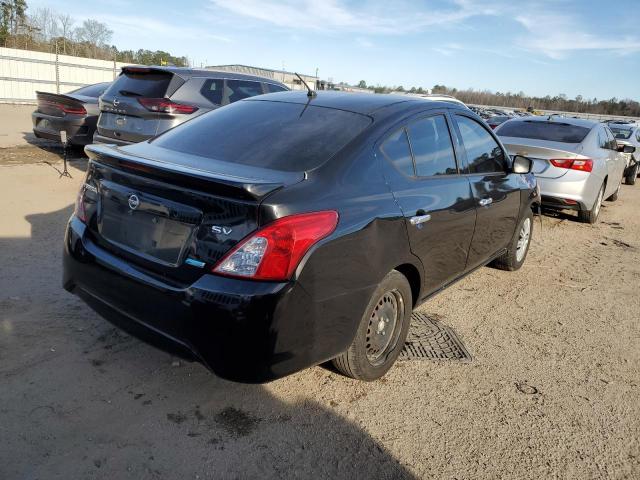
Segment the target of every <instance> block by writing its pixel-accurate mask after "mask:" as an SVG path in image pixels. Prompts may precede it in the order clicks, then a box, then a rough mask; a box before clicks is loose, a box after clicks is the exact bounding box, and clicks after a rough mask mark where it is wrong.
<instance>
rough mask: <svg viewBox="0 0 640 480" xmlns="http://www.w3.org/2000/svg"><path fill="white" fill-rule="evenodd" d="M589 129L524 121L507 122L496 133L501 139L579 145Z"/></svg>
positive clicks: (557, 123)
mask: <svg viewBox="0 0 640 480" xmlns="http://www.w3.org/2000/svg"><path fill="white" fill-rule="evenodd" d="M589 131H590V129H589V128H586V127H579V126H578V125H571V124H568V123H561V122H540V121H531V120H524V121H522V122H507V123H505V124H504V125H502V126H501V127H500V130H498V131H497V132H496V133H497V134H498V135H500V136H501V137H518V138H532V139H535V140H548V141H550V142H562V143H580V142H582V140H584V138H585V137H586V136H587V134H588V133H589Z"/></svg>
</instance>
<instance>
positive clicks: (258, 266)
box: [213, 210, 338, 281]
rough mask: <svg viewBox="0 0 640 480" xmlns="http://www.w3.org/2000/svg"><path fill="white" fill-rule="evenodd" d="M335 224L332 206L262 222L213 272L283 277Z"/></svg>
mask: <svg viewBox="0 0 640 480" xmlns="http://www.w3.org/2000/svg"><path fill="white" fill-rule="evenodd" d="M337 225H338V213H337V212H335V211H332V210H329V211H322V212H313V213H302V214H298V215H290V216H288V217H283V218H279V219H278V220H276V221H275V222H273V223H270V224H269V225H266V226H265V227H263V228H261V229H260V230H258V231H257V232H255V233H254V234H252V235H251V236H249V237H247V238H246V239H245V240H243V241H242V242H240V244H238V245H237V246H236V247H235V248H234V249H233V250H231V252H229V253H228V254H227V255H225V256H224V257H223V258H222V259H221V260H220V261H219V262H218V264H217V265H216V266H215V267H214V268H213V272H214V273H219V274H222V275H227V276H232V277H240V278H250V279H255V280H271V281H285V280H288V279H290V278H291V276H292V275H293V272H294V271H295V270H296V268H298V265H299V263H300V261H301V260H302V257H304V255H305V254H306V253H307V252H308V251H309V249H310V248H311V247H312V246H313V245H314V244H316V243H317V242H318V241H320V240H322V239H323V238H325V237H327V236H328V235H330V234H331V233H333V231H334V230H335V229H336V226H337Z"/></svg>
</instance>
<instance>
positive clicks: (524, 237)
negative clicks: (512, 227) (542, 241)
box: [516, 218, 531, 262]
mask: <svg viewBox="0 0 640 480" xmlns="http://www.w3.org/2000/svg"><path fill="white" fill-rule="evenodd" d="M530 238H531V219H530V218H526V219H525V220H524V223H523V224H522V228H521V229H520V234H519V236H518V244H517V246H516V260H517V261H518V262H521V261H522V259H523V258H524V254H525V253H527V248H528V247H529V239H530Z"/></svg>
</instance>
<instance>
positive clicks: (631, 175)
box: [624, 163, 638, 185]
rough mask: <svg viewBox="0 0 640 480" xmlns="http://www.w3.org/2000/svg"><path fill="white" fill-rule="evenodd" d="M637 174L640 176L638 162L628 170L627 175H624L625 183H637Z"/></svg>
mask: <svg viewBox="0 0 640 480" xmlns="http://www.w3.org/2000/svg"><path fill="white" fill-rule="evenodd" d="M637 176H638V164H637V163H636V164H635V165H634V166H633V167H631V168H630V169H629V171H628V172H627V175H626V176H625V177H624V183H626V184H627V185H635V184H636V177H637Z"/></svg>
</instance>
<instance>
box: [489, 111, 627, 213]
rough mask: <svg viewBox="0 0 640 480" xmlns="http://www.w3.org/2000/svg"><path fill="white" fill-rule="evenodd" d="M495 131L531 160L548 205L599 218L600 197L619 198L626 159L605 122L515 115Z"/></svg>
mask: <svg viewBox="0 0 640 480" xmlns="http://www.w3.org/2000/svg"><path fill="white" fill-rule="evenodd" d="M496 133H497V134H498V136H499V137H500V138H501V139H502V141H503V142H504V144H505V146H506V147H507V149H508V150H509V153H510V154H511V155H527V156H529V157H530V158H531V159H532V160H533V164H534V166H533V173H534V174H535V176H536V177H537V179H538V185H539V186H540V190H541V193H542V204H543V205H544V206H547V207H551V208H557V209H571V210H577V211H578V218H579V219H580V220H581V221H583V222H587V223H595V221H596V220H597V218H598V214H599V213H600V207H601V205H602V200H603V199H604V198H606V199H608V200H611V201H614V200H616V199H617V198H618V191H619V189H620V183H621V182H622V174H623V172H624V170H625V163H626V160H625V158H624V156H623V155H622V154H621V153H620V152H619V148H618V145H617V143H616V140H615V138H613V133H611V130H609V128H608V127H607V126H606V125H604V124H602V123H598V122H594V121H591V120H581V119H575V118H567V117H556V116H553V115H551V116H548V117H541V118H534V117H528V118H518V119H513V120H511V121H509V122H507V123H504V124H503V125H501V126H500V127H498V128H497V129H496ZM621 149H622V150H624V152H630V151H631V149H632V147H627V146H625V147H621Z"/></svg>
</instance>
